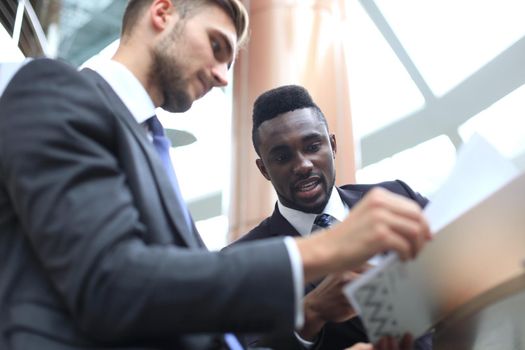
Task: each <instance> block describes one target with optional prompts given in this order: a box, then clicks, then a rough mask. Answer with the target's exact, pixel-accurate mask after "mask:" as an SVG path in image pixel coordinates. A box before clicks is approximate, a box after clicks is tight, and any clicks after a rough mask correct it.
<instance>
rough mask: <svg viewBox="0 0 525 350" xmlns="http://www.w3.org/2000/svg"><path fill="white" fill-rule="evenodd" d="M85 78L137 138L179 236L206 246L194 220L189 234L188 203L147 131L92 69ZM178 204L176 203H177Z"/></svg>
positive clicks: (87, 71)
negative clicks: (175, 187) (180, 200)
mask: <svg viewBox="0 0 525 350" xmlns="http://www.w3.org/2000/svg"><path fill="white" fill-rule="evenodd" d="M82 73H83V74H85V76H87V77H89V78H90V79H92V80H93V81H94V82H95V84H96V85H97V87H98V88H100V89H101V90H102V92H103V96H104V97H105V98H106V99H107V102H108V103H107V106H108V107H109V108H110V109H111V110H112V111H113V114H115V116H117V118H118V119H119V120H120V121H121V122H122V124H123V125H125V126H126V127H127V128H128V129H129V131H130V132H131V134H132V135H134V137H135V139H136V140H137V142H138V143H139V144H140V146H141V148H142V150H143V151H144V153H145V154H146V157H145V158H146V159H147V160H148V163H149V167H150V169H151V173H152V174H153V176H154V178H155V181H156V182H157V185H158V192H159V193H160V197H161V198H162V201H163V204H164V208H165V209H166V212H167V213H168V214H169V215H168V216H169V217H170V219H171V222H172V224H173V225H174V226H175V227H176V228H177V231H178V232H179V233H180V235H181V237H182V238H183V239H184V240H185V241H186V243H187V244H188V246H190V247H191V246H193V247H195V246H198V247H203V246H204V244H203V243H202V240H201V239H200V237H199V238H197V235H198V233H197V231H196V229H195V225H193V220H192V229H193V232H189V231H188V229H187V228H186V225H185V224H184V222H185V219H184V216H183V212H182V210H183V206H186V204H185V203H177V199H176V197H175V194H174V192H173V187H172V184H171V182H170V179H169V177H168V175H167V174H166V171H165V169H164V166H163V164H162V161H161V160H160V158H159V156H158V155H157V153H156V151H155V149H154V148H153V146H152V144H151V142H149V140H148V138H147V134H146V131H145V130H144V128H142V127H141V126H140V125H139V124H138V123H137V122H136V120H135V118H133V115H132V114H131V112H130V111H129V110H128V108H127V107H126V106H125V105H124V103H123V102H122V100H121V99H120V98H119V97H118V96H117V94H116V93H115V92H114V91H113V89H111V87H110V86H109V84H108V83H107V82H106V81H105V80H104V79H103V78H102V77H101V76H100V75H99V74H98V73H96V72H94V71H92V70H90V69H84V70H83V71H82ZM175 203H177V204H175Z"/></svg>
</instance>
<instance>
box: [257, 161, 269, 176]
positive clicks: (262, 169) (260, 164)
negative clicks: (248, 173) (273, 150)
mask: <svg viewBox="0 0 525 350" xmlns="http://www.w3.org/2000/svg"><path fill="white" fill-rule="evenodd" d="M255 164H257V168H259V171H260V172H261V174H262V176H264V178H265V179H266V180H268V181H270V175H268V172H267V171H266V167H265V166H264V163H263V161H262V159H261V158H258V159H256V160H255Z"/></svg>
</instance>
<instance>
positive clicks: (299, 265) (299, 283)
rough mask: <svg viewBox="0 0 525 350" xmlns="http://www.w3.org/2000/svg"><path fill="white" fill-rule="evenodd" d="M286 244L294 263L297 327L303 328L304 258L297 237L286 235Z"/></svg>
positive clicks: (291, 261)
mask: <svg viewBox="0 0 525 350" xmlns="http://www.w3.org/2000/svg"><path fill="white" fill-rule="evenodd" d="M284 244H285V245H286V249H287V250H288V256H289V257H290V263H291V265H292V278H293V285H294V291H295V293H294V294H295V329H301V328H303V325H304V310H303V303H302V301H303V294H304V271H303V259H302V258H301V254H300V253H299V248H298V247H297V243H295V239H293V238H292V237H285V238H284Z"/></svg>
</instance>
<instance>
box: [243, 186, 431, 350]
mask: <svg viewBox="0 0 525 350" xmlns="http://www.w3.org/2000/svg"><path fill="white" fill-rule="evenodd" d="M376 186H380V187H384V188H386V189H388V190H390V191H392V192H394V193H397V194H400V195H402V196H405V197H408V198H411V199H413V200H415V201H416V202H417V203H418V204H419V205H420V206H421V207H424V206H425V205H426V204H427V202H428V200H427V199H426V198H424V197H423V196H421V195H420V194H419V193H417V192H414V191H413V190H412V189H411V188H410V187H409V186H408V185H407V184H405V183H404V182H402V181H400V180H396V181H388V182H383V183H379V184H372V185H365V184H360V185H345V186H342V187H337V191H338V192H339V194H340V196H341V199H342V200H343V202H345V203H346V205H348V207H349V208H350V209H351V208H352V207H353V206H354V205H355V204H356V203H357V202H358V201H359V200H360V199H361V198H362V197H363V196H364V195H365V193H366V192H368V191H369V190H370V189H372V188H374V187H376ZM282 235H288V236H299V235H300V234H299V232H297V230H296V229H295V228H294V227H293V226H292V225H291V224H290V223H289V222H288V220H286V219H285V218H284V217H283V216H282V214H281V213H280V212H279V208H278V206H277V204H276V205H275V210H274V212H273V213H272V216H270V217H268V218H266V219H264V220H263V221H262V222H261V223H260V224H259V225H258V226H257V227H255V228H254V229H252V230H251V231H250V232H248V233H247V234H245V235H244V236H242V237H241V238H239V239H238V240H237V241H236V242H234V245H237V244H238V243H243V242H248V241H253V240H259V239H264V238H271V237H278V236H282ZM315 286H316V284H309V285H307V286H306V288H305V294H306V293H308V292H310V291H311V290H312V289H313V288H315ZM260 339H261V340H259V339H257V340H255V341H254V343H257V342H262V343H265V342H268V343H270V344H272V345H273V346H274V347H276V348H283V349H285V348H288V347H289V346H290V343H292V342H294V341H295V338H294V337H289V336H288V337H286V336H275V337H273V338H271V339H268V338H267V337H262V338H260ZM429 341H430V340H429V339H424V340H423V341H418V343H417V344H416V346H417V347H418V348H421V349H429V348H431V346H429V344H427V343H429ZM358 342H368V337H367V335H366V331H365V329H364V327H363V324H362V323H361V320H360V319H359V318H358V317H354V318H352V319H350V320H348V321H346V322H343V323H328V324H327V325H326V326H325V327H324V329H323V332H322V334H321V339H319V341H318V344H317V346H316V348H317V349H327V350H333V349H344V348H347V347H349V346H351V345H353V344H355V343H358Z"/></svg>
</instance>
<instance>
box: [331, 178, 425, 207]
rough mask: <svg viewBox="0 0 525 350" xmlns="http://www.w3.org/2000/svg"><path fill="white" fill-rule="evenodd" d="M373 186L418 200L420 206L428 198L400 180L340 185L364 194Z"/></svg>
mask: <svg viewBox="0 0 525 350" xmlns="http://www.w3.org/2000/svg"><path fill="white" fill-rule="evenodd" d="M375 187H382V188H384V189H387V190H389V191H391V192H394V193H396V194H399V195H401V196H405V197H408V198H411V199H413V200H415V201H416V202H418V203H419V204H420V205H421V206H425V205H426V204H427V202H428V199H426V198H425V197H423V196H422V195H421V194H419V193H418V192H416V191H414V190H413V189H412V188H411V187H410V186H409V185H407V184H406V183H405V182H404V181H402V180H393V181H383V182H378V183H375V184H351V185H344V186H341V187H340V188H341V189H343V190H349V191H358V192H361V193H363V194H365V193H367V192H368V191H370V190H371V189H373V188H375Z"/></svg>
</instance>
